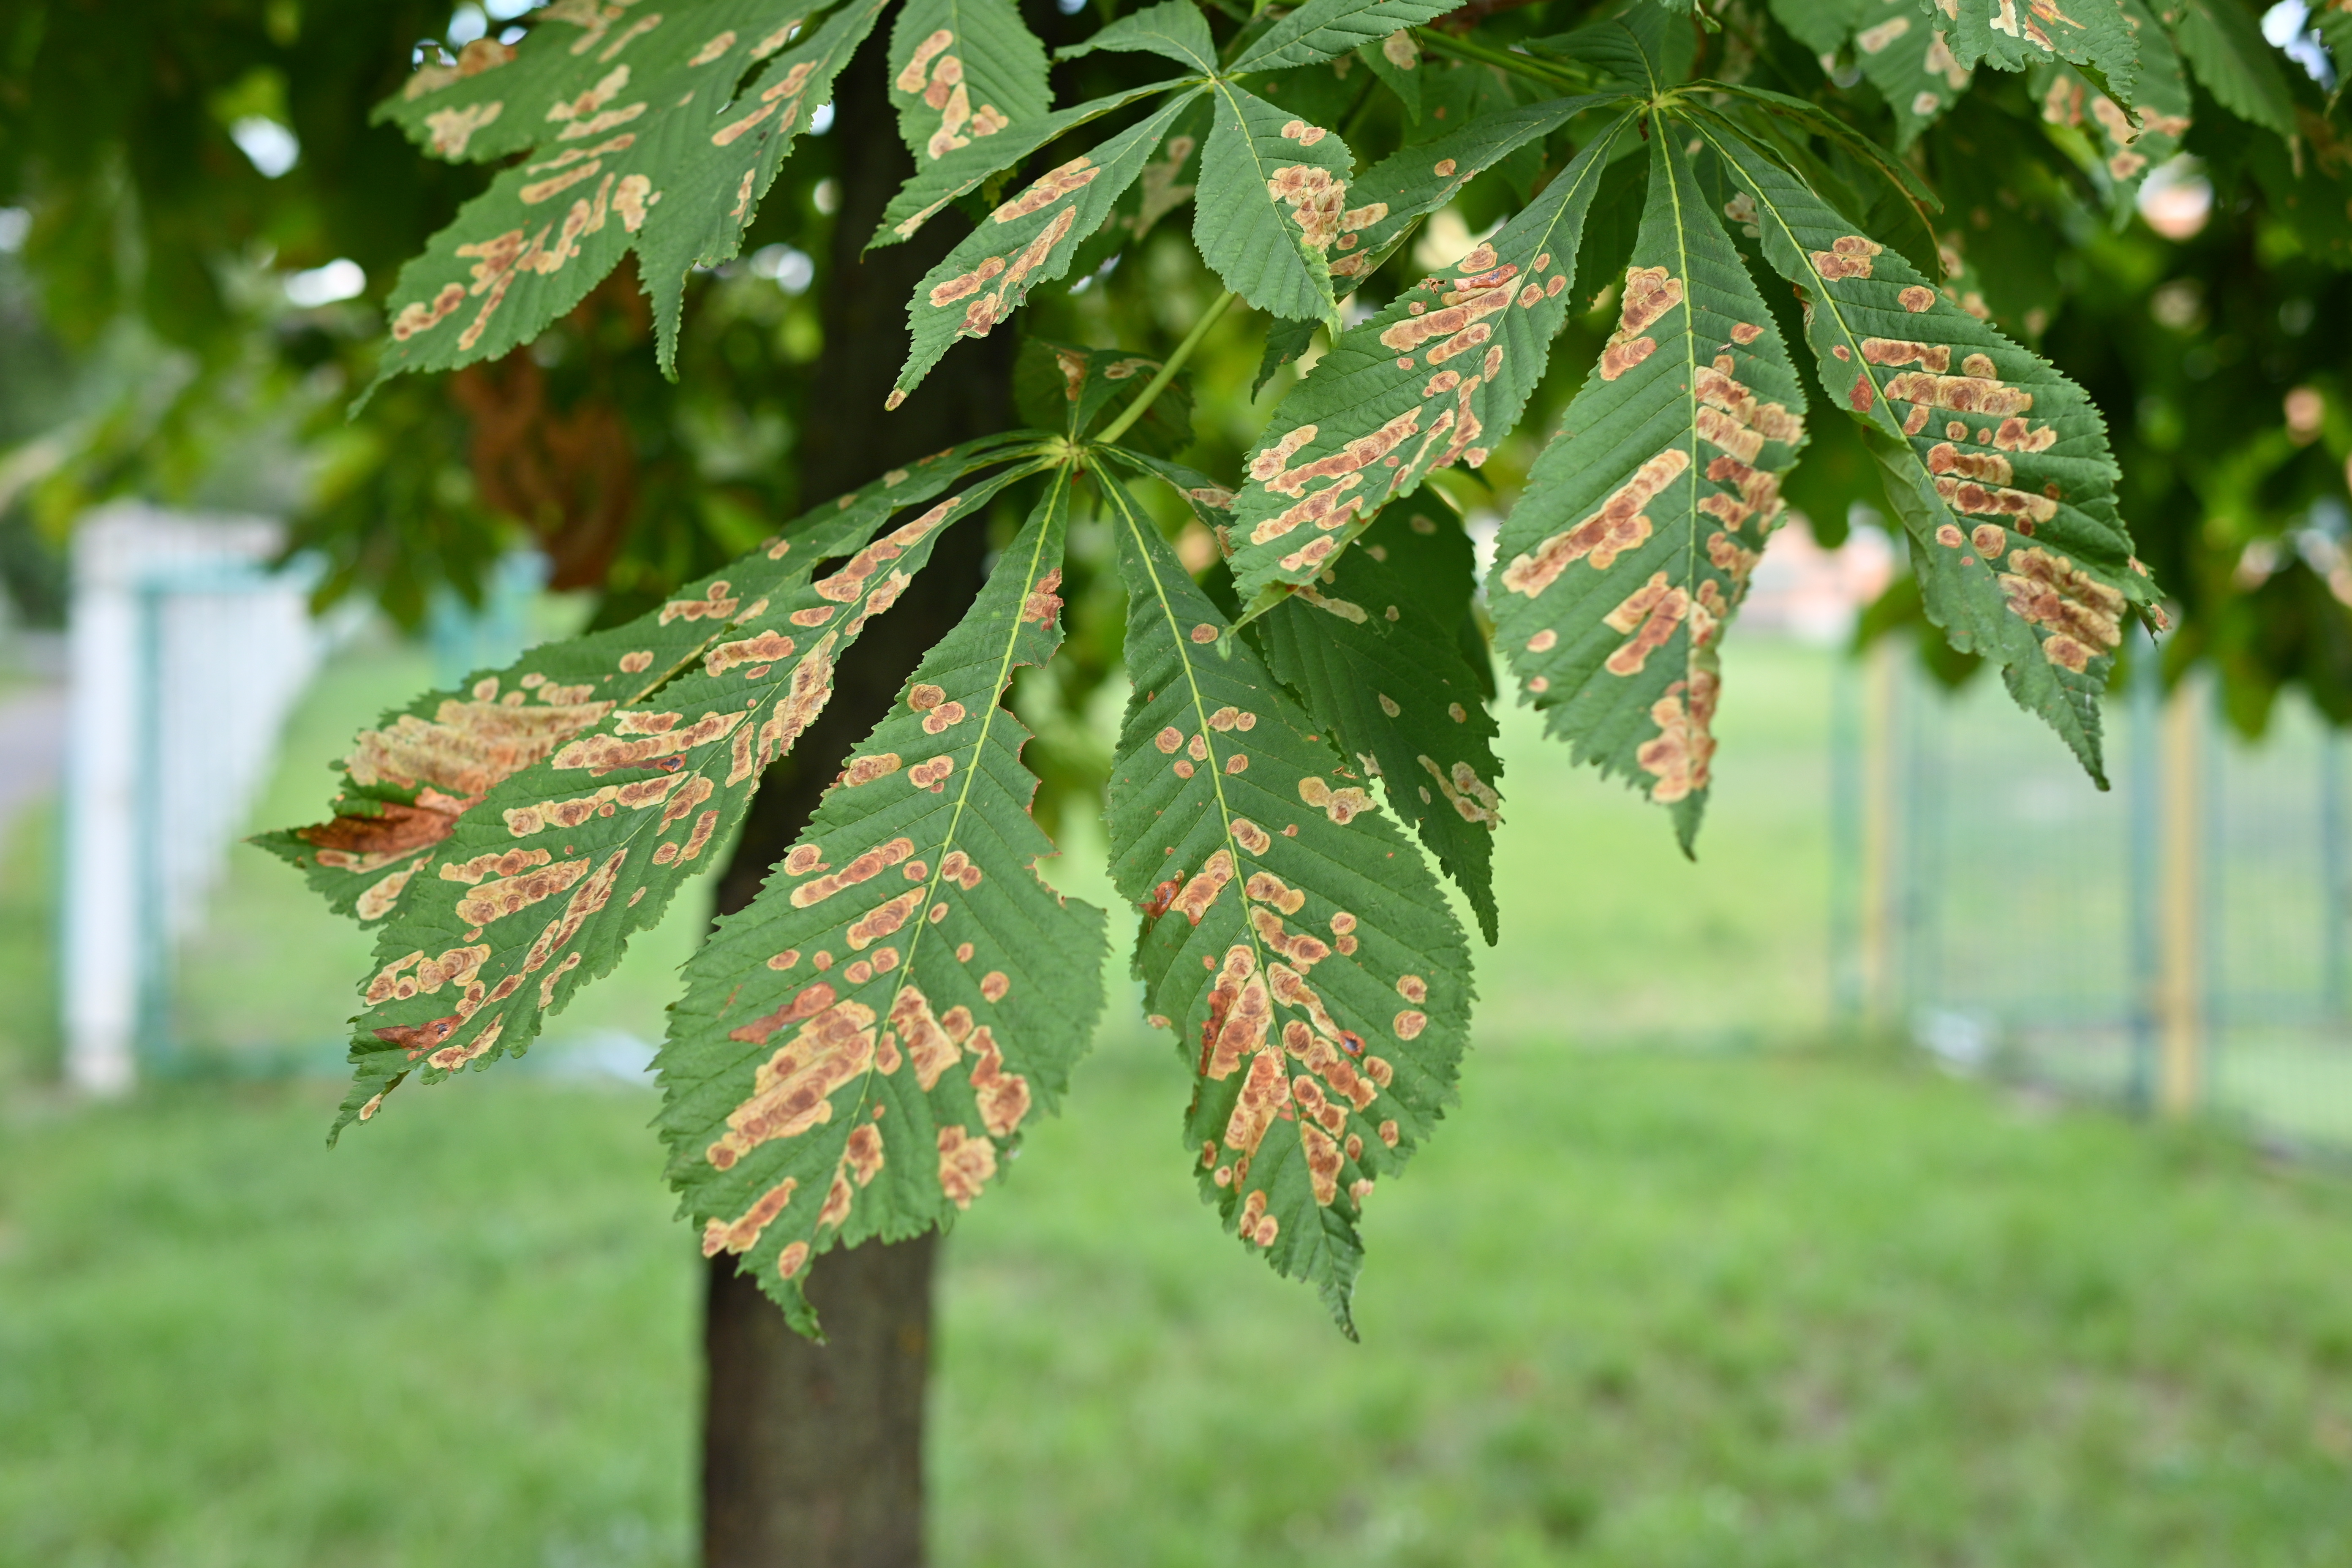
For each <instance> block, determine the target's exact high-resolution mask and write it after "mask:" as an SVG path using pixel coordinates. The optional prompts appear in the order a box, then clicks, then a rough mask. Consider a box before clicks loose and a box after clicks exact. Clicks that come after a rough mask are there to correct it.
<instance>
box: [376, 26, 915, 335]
mask: <svg viewBox="0 0 2352 1568" xmlns="http://www.w3.org/2000/svg"><path fill="white" fill-rule="evenodd" d="M883 4H884V0H848V4H846V5H844V6H843V7H842V9H841V10H839V11H838V12H837V13H835V16H833V17H831V18H830V19H829V20H828V21H827V22H826V23H825V24H824V26H821V27H819V28H817V29H816V30H815V31H814V33H813V34H810V35H808V36H807V37H804V38H803V40H802V41H801V42H800V43H798V44H796V45H794V46H793V47H791V48H789V49H787V48H785V47H784V45H785V43H786V41H787V39H788V38H790V37H793V33H794V30H795V29H796V28H798V27H799V26H802V25H803V23H804V22H805V21H806V19H807V17H808V16H809V12H810V7H809V6H808V5H805V4H801V5H793V4H784V3H781V0H712V3H710V4H709V5H704V6H701V7H698V9H697V10H696V11H695V12H693V13H692V18H693V20H692V25H691V26H688V21H687V19H686V17H685V16H679V17H677V18H676V19H674V20H672V21H670V22H669V24H668V25H667V26H664V18H663V16H661V15H659V14H657V13H653V12H647V13H646V14H645V15H643V16H636V17H635V18H634V19H627V20H624V16H625V14H624V13H622V12H620V11H618V10H616V9H614V8H612V7H604V8H602V9H599V8H598V7H595V6H593V5H556V6H551V7H549V8H548V10H547V11H546V12H545V13H543V17H544V19H543V20H542V21H541V24H540V25H539V26H537V27H535V28H533V29H532V30H531V32H530V35H529V36H528V37H525V38H524V39H523V40H522V42H521V43H520V45H519V46H518V47H515V48H513V49H511V50H509V49H507V48H506V47H504V46H502V45H498V44H493V43H489V42H488V40H477V41H476V42H475V43H474V44H470V45H468V46H467V49H466V53H465V56H464V57H463V58H464V60H465V61H467V62H469V63H474V64H473V68H471V69H468V65H467V64H461V65H459V66H458V67H456V68H440V67H435V68H428V69H426V70H424V71H420V72H418V73H417V75H416V76H415V77H414V78H412V79H410V81H409V84H408V86H407V87H406V88H405V89H404V90H403V92H402V93H401V95H400V97H399V98H397V99H395V100H391V101H389V102H387V103H386V104H384V105H383V107H382V108H381V109H380V110H378V113H379V115H380V116H381V117H383V118H387V119H390V120H392V121H395V122H397V123H398V124H399V125H400V126H401V128H402V129H403V130H404V131H405V132H407V133H408V134H409V135H410V136H411V137H412V138H414V139H415V140H416V141H418V142H423V143H424V144H425V145H427V146H429V147H431V148H432V149H433V150H434V151H435V152H436V153H440V154H441V155H442V156H444V157H448V158H461V157H469V158H488V157H494V156H500V155H505V154H509V153H524V152H536V153H542V154H544V155H542V156H534V157H531V158H530V159H528V160H527V161H525V162H522V163H517V164H515V165H514V166H512V167H509V168H508V169H506V170H504V171H502V172H501V173H500V174H499V176H498V177H497V179H496V180H494V181H493V182H492V184H491V185H490V188H489V189H488V191H486V192H484V193H483V194H482V195H479V196H477V197H475V198H474V199H473V200H472V201H470V202H468V203H467V204H466V205H465V206H464V207H463V208H462V209H460V211H459V213H458V216H457V221H456V222H454V223H452V224H451V225H450V226H448V227H447V228H446V229H443V230H442V231H441V232H440V233H439V234H437V235H436V236H434V237H433V239H432V241H431V243H430V244H429V245H427V247H425V252H424V254H423V255H421V256H418V257H417V258H415V259H414V260H412V261H410V262H409V263H408V264H407V265H406V266H405V267H404V268H402V269H401V273H400V279H399V281H398V282H397V283H396V284H395V285H394V289H393V292H392V296H391V299H390V300H389V301H388V303H387V307H386V308H387V310H388V311H389V313H390V315H391V321H392V329H391V340H390V342H388V343H386V345H385V347H384V351H383V357H382V360H381V361H380V365H379V369H378V372H377V380H378V381H379V382H381V381H382V380H383V378H384V377H387V376H392V375H396V374H400V373H401V372H403V371H406V370H446V369H450V368H453V367H455V366H457V365H461V364H468V363H473V362H474V361H477V360H483V359H495V358H497V357H498V356H499V355H501V354H503V353H507V352H508V351H509V350H510V349H513V348H515V347H516V346H517V345H519V344H521V343H526V342H530V341H531V340H532V339H533V338H535V337H537V336H538V335H539V333H540V332H541V331H542V330H543V329H544V328H545V327H546V326H547V324H548V323H549V322H550V321H553V320H554V319H555V318H556V317H557V316H560V315H562V313H563V312H564V311H566V310H571V309H572V306H574V305H576V304H578V303H579V302H580V300H582V299H583V297H584V296H585V295H586V294H587V292H588V290H589V289H592V288H593V287H594V286H595V284H596V282H597V280H598V279H601V278H603V277H604V275H605V274H606V273H607V272H609V271H611V270H612V269H613V268H614V266H615V265H616V264H617V263H618V262H619V261H620V259H621V258H622V257H623V256H624V255H625V254H626V253H627V252H628V251H630V250H631V249H635V250H636V251H637V253H638V255H639V257H640V258H641V260H642V262H643V264H644V267H643V271H644V276H645V279H646V287H647V289H649V290H650V291H651V292H652V293H653V295H654V298H655V304H656V309H655V312H654V315H655V326H656V332H657V334H658V342H659V352H660V354H661V358H662V363H663V365H664V367H665V368H666V369H667V367H668V366H669V365H670V364H671V363H672V362H673V360H674V358H675V349H676V343H677V319H678V310H679V306H680V301H681V300H682V299H683V292H684V288H685V279H686V275H687V273H688V270H689V269H690V268H693V267H694V266H696V265H697V264H698V263H701V262H704V261H716V260H720V259H724V258H727V257H729V256H732V255H733V254H734V253H735V251H736V249H737V248H738V247H740V244H741V242H742V235H743V231H744V229H745V228H746V227H747V226H749V225H750V223H751V218H752V216H753V215H754V213H755V211H756V209H757V205H758V201H759V198H760V196H761V195H762V194H763V193H764V192H765V191H766V189H767V186H768V184H769V183H770V182H772V180H773V179H774V177H775V173H776V170H777V168H778V167H779V166H780V165H781V164H782V161H783V159H784V157H785V155H786V154H787V153H788V152H789V151H790V149H791V145H792V142H793V139H794V138H795V137H796V136H798V135H799V134H800V133H801V132H803V131H804V130H805V129H806V128H807V123H808V120H809V117H810V115H811V114H812V113H814V110H815V108H816V106H817V105H818V104H820V103H823V102H824V101H825V100H826V99H827V98H829V97H830V96H831V92H832V84H833V79H834V77H835V75H836V74H837V73H838V72H839V71H840V69H841V68H842V66H843V65H844V64H845V63H846V62H847V60H848V58H849V55H850V53H851V52H852V51H853V50H854V49H855V48H856V46H857V44H858V42H859V41H860V40H862V39H863V38H864V37H865V36H866V33H867V32H868V31H870V30H871V29H872V27H873V26H874V23H875V21H876V20H877V18H878V17H879V16H881V14H882V6H883ZM780 50H781V51H782V52H781V53H780V52H779V51H780ZM760 61H765V62H766V64H765V66H764V67H763V68H761V70H760V71H759V72H758V74H757V75H755V76H754V77H753V78H752V79H751V81H750V82H749V83H748V84H746V85H745V86H744V87H743V89H741V91H740V93H738V92H737V91H736V89H735V84H736V83H737V81H738V80H739V79H741V77H742V75H743V73H744V71H745V69H746V68H749V67H751V65H753V64H755V63H757V62H760Z"/></svg>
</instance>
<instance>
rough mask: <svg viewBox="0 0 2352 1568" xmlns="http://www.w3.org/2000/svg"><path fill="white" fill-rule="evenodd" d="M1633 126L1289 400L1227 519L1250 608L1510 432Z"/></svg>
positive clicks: (1363, 330) (1622, 128) (1343, 345)
mask: <svg viewBox="0 0 2352 1568" xmlns="http://www.w3.org/2000/svg"><path fill="white" fill-rule="evenodd" d="M1631 123H1632V116H1630V115H1628V116H1624V117H1622V118H1620V119H1619V120H1617V121H1613V122H1612V123H1611V124H1610V125H1608V126H1607V127H1605V128H1604V129H1603V130H1602V131H1601V132H1600V133H1599V134H1598V135H1596V136H1595V137H1594V138H1593V139H1592V140H1591V142H1588V143H1586V145H1585V147H1584V150H1583V151H1582V152H1580V153H1578V154H1577V156H1576V158H1575V159H1574V161H1572V162H1571V163H1570V164H1569V166H1568V167H1567V168H1566V169H1565V170H1563V171H1561V173H1560V174H1559V178H1557V179H1555V180H1554V181H1553V182H1552V183H1551V184H1550V185H1549V186H1548V187H1546V189H1545V191H1544V193H1543V195H1540V196H1539V197H1538V198H1537V199H1536V201H1535V202H1534V203H1533V204H1531V205H1529V206H1528V207H1527V208H1526V210H1524V211H1523V212H1521V213H1520V214H1519V216H1517V217H1516V218H1514V219H1512V220H1511V221H1510V222H1509V223H1508V224H1507V225H1505V226H1504V227H1503V229H1502V231H1501V232H1500V233H1499V234H1497V235H1496V236H1495V237H1494V238H1493V239H1491V240H1488V241H1486V243H1485V244H1483V245H1481V246H1479V247H1476V248H1475V249H1474V250H1472V251H1471V252H1470V254H1469V255H1468V256H1466V257H1465V258H1463V259H1462V260H1461V261H1460V262H1459V263H1457V264H1456V265H1455V266H1454V268H1453V272H1454V276H1452V277H1445V278H1427V279H1423V280H1422V281H1421V282H1419V283H1417V284H1415V285H1414V286H1413V287H1412V288H1411V289H1406V290H1405V291H1404V292H1403V293H1402V295H1400V296H1399V297H1398V298H1397V299H1396V300H1394V301H1392V302H1391V304H1390V305H1389V307H1388V308H1387V309H1386V310H1382V311H1381V313H1380V314H1379V315H1377V316H1375V317H1373V318H1372V319H1371V320H1370V321H1366V322H1365V323H1363V324H1362V325H1361V326H1358V327H1355V328H1352V329H1350V330H1349V331H1346V332H1343V333H1341V334H1340V335H1339V339H1338V341H1337V342H1334V343H1333V344H1332V346H1331V350H1330V352H1329V353H1326V354H1325V355H1324V356H1323V357H1322V359H1320V360H1319V361H1318V362H1317V363H1316V365H1315V368H1314V370H1313V371H1311V372H1310V373H1308V374H1307V378H1306V380H1305V381H1303V382H1302V383H1300V384H1299V386H1298V387H1297V390H1296V391H1294V392H1293V393H1292V394H1291V395H1290V396H1289V397H1287V398H1286V399H1285V400H1284V402H1283V405H1282V416H1281V417H1280V418H1279V419H1277V421H1276V424H1275V425H1274V426H1271V427H1269V428H1268V430H1267V432H1266V435H1265V438H1264V439H1263V440H1262V441H1261V443H1260V444H1259V447H1258V448H1257V450H1256V451H1255V452H1254V453H1252V454H1251V457H1250V459H1249V464H1248V467H1247V470H1246V473H1247V479H1248V482H1247V484H1246V485H1245V486H1244V489H1243V490H1242V492H1241V494H1240V497H1239V498H1238V500H1236V501H1235V503H1234V518H1233V522H1232V528H1231V539H1232V551H1233V566H1234V588H1235V591H1236V592H1238V593H1239V594H1240V595H1241V597H1242V602H1243V603H1244V604H1245V605H1248V604H1253V603H1255V601H1256V599H1257V596H1258V595H1260V594H1261V593H1262V592H1263V591H1264V590H1265V589H1267V588H1269V587H1272V586H1274V585H1276V584H1282V585H1288V586H1297V585H1299V584H1307V583H1311V582H1313V581H1314V580H1315V577H1316V575H1317V574H1318V573H1320V572H1321V571H1322V570H1323V569H1324V568H1325V566H1326V565H1327V564H1328V563H1329V562H1330V560H1331V559H1332V557H1333V555H1334V554H1335V552H1338V551H1339V549H1340V548H1341V546H1343V545H1344V544H1345V543H1346V542H1347V541H1348V540H1349V538H1350V537H1352V535H1353V532H1354V531H1355V530H1358V529H1360V528H1361V527H1362V526H1363V524H1364V522H1365V521H1366V520H1367V519H1368V518H1370V516H1371V515H1372V514H1373V513H1375V512H1377V511H1378V510H1379V509H1380V508H1381V506H1382V505H1384V504H1385V503H1386V502H1387V501H1388V500H1390V499H1391V497H1395V496H1402V495H1410V494H1411V493H1412V491H1413V490H1414V489H1418V488H1419V487H1420V484H1421V481H1422V480H1423V479H1425V478H1427V477H1428V475H1429V474H1430V473H1432V472H1433V471H1434V470H1436V469H1438V468H1444V467H1446V466H1448V465H1450V464H1452V463H1454V462H1455V461H1457V460H1465V459H1466V460H1467V461H1468V462H1469V464H1470V465H1471V467H1473V468H1475V467H1477V466H1478V465H1480V464H1481V463H1483V462H1485V461H1486V453H1487V447H1488V444H1489V443H1490V442H1493V441H1497V440H1499V439H1501V437H1503V436H1505V435H1506V434H1507V433H1508V432H1509V430H1510V428H1511V426H1514V425H1515V424H1517V422H1518V417H1519V414H1520V411H1521V410H1522V409H1523V408H1524V407H1525V406H1526V405H1527V400H1528V395H1529V394H1531V393H1532V392H1533V391H1534V390H1535V386H1536V384H1537V383H1538V381H1539V380H1541V379H1542V376H1543V371H1544V364H1545V362H1546V360H1547V359H1548V358H1549V354H1550V352H1551V341H1552V339H1553V337H1555V336H1556V335H1557V334H1558V333H1559V329H1560V326H1561V324H1562V323H1563V322H1564V321H1566V320H1567V319H1568V313H1569V311H1570V309H1571V308H1573V307H1574V306H1575V305H1576V304H1577V303H1578V300H1577V298H1576V294H1575V278H1576V256H1577V250H1578V247H1579V245H1580V239H1581V234H1582V229H1583V225H1584V218H1585V214H1586V213H1587V211H1588V210H1589V209H1590V207H1591V203H1592V196H1593V193H1594V192H1595V191H1596V190H1597V189H1599V187H1600V184H1601V173H1602V171H1603V170H1604V169H1605V168H1606V167H1607V164H1608V162H1609V157H1610V153H1611V151H1612V148H1613V147H1614V146H1615V145H1616V144H1617V142H1619V140H1620V139H1621V138H1622V137H1623V136H1624V135H1625V134H1626V128H1627V127H1628V126H1629V125H1630V124H1631ZM1419 151H1426V150H1425V149H1421V150H1419ZM1444 162H1445V160H1443V159H1440V160H1437V161H1436V162H1435V163H1433V164H1432V165H1431V167H1432V168H1436V167H1443V166H1444ZM1436 177H1437V178H1448V177H1450V174H1449V175H1443V176H1436Z"/></svg>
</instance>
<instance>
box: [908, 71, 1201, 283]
mask: <svg viewBox="0 0 2352 1568" xmlns="http://www.w3.org/2000/svg"><path fill="white" fill-rule="evenodd" d="M1167 85H1168V84H1166V83H1164V82H1159V83H1154V84H1153V85H1151V86H1150V87H1140V88H1135V89H1130V90H1129V91H1126V92H1115V93H1112V94H1111V95H1109V96H1108V97H1107V98H1097V99H1093V100H1089V101H1087V102H1086V103H1079V104H1073V105H1072V106H1071V107H1069V108H1067V109H1057V110H1055V111H1054V112H1053V113H1051V114H1045V115H1038V116H1035V117H1033V118H1030V119H1025V120H1021V121H1015V122H1014V123H1013V125H1012V126H1010V127H1009V128H1007V129H1006V130H1004V131H1002V132H998V133H996V134H994V135H992V136H985V137H982V138H979V139H977V140H974V141H973V142H971V144H970V145H969V146H964V147H958V148H956V149H954V150H953V151H951V152H950V153H948V154H947V155H946V156H945V157H942V158H940V159H938V160H936V161H932V160H926V161H924V162H923V163H919V165H918V166H917V168H916V170H915V173H914V174H911V175H909V176H908V179H907V183H906V184H903V185H901V186H899V187H898V195H895V196H892V197H891V198H890V205H888V206H887V207H886V208H885V209H883V213H882V221H881V222H880V223H878V224H877V225H876V226H875V228H874V237H873V238H871V239H869V240H867V241H866V248H867V249H869V250H872V249H879V248H880V247H883V246H886V245H896V244H898V242H899V241H900V240H902V239H911V238H913V237H915V234H916V232H917V231H918V230H919V229H920V228H921V227H922V226H923V225H925V224H926V223H929V221H930V220H931V219H932V218H934V217H936V216H939V214H940V211H941V209H943V208H945V207H946V206H947V205H948V204H949V203H950V202H951V201H953V200H955V199H956V197H958V196H960V195H964V194H965V193H966V192H968V191H975V190H978V189H979V188H980V187H981V185H982V184H984V183H986V181H987V179H988V177H989V176H990V175H991V174H995V173H997V172H998V171H999V170H1002V169H1008V168H1011V167H1012V166H1013V164H1015V163H1019V162H1020V161H1021V160H1022V159H1024V158H1025V157H1027V156H1028V155H1029V154H1030V153H1034V152H1035V151H1036V150H1037V149H1038V148H1040V147H1043V146H1045V144H1046V143H1047V142H1052V141H1053V140H1054V139H1055V137H1058V136H1060V135H1062V134H1063V133H1064V132H1069V131H1075V130H1076V129H1077V128H1078V127H1079V126H1081V125H1085V124H1088V123H1090V122H1091V121H1096V120H1099V119H1101V118H1102V117H1103V116H1104V115H1106V114H1108V113H1109V112H1110V111H1111V110H1114V109H1122V108H1124V107H1126V106H1127V105H1128V104H1130V103H1133V102H1134V101H1135V100H1138V99H1140V98H1148V97H1150V95H1152V94H1153V93H1156V92H1163V91H1165V90H1166V89H1167Z"/></svg>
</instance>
